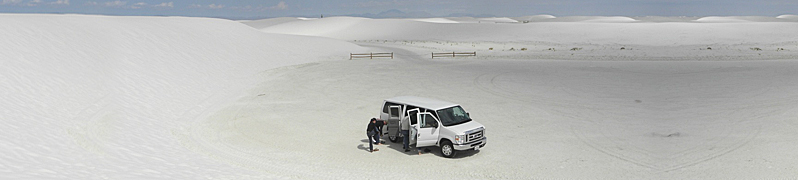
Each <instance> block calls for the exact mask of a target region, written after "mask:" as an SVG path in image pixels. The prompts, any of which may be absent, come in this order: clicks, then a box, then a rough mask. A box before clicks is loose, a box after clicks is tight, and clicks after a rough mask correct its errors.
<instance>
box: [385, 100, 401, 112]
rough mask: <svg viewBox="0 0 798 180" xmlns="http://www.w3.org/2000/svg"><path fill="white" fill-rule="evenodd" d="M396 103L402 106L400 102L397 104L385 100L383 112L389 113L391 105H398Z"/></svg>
mask: <svg viewBox="0 0 798 180" xmlns="http://www.w3.org/2000/svg"><path fill="white" fill-rule="evenodd" d="M396 105H399V106H401V105H400V104H396V103H392V102H385V106H382V112H383V113H388V109H390V107H391V106H396Z"/></svg>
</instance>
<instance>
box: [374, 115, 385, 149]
mask: <svg viewBox="0 0 798 180" xmlns="http://www.w3.org/2000/svg"><path fill="white" fill-rule="evenodd" d="M372 119H374V118H372ZM375 125H376V128H377V135H376V136H377V138H376V139H374V142H376V143H377V145H382V139H380V137H381V136H382V135H383V134H384V133H383V131H382V127H383V126H385V121H383V120H382V119H377V123H376V124H375Z"/></svg>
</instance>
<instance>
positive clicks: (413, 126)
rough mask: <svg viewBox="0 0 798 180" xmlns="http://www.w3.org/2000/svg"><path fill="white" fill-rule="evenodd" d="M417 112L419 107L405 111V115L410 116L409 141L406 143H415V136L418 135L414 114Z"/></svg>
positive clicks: (416, 118)
mask: <svg viewBox="0 0 798 180" xmlns="http://www.w3.org/2000/svg"><path fill="white" fill-rule="evenodd" d="M418 112H419V109H418V108H416V109H411V110H408V111H407V114H406V116H408V117H410V118H409V119H410V133H408V134H409V135H410V143H408V144H411V145H412V144H416V137H418V116H416V115H417V114H418Z"/></svg>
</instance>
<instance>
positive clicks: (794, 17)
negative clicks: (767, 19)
mask: <svg viewBox="0 0 798 180" xmlns="http://www.w3.org/2000/svg"><path fill="white" fill-rule="evenodd" d="M776 18H779V19H790V20H798V15H791V14H785V15H780V16H777V17H776Z"/></svg>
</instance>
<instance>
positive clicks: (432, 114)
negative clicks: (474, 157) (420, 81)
mask: <svg viewBox="0 0 798 180" xmlns="http://www.w3.org/2000/svg"><path fill="white" fill-rule="evenodd" d="M405 116H409V119H410V137H409V138H410V144H411V145H412V144H415V145H416V147H426V146H438V147H440V148H441V153H442V154H443V156H445V157H449V158H451V157H454V156H455V154H456V153H457V151H462V150H479V148H482V147H485V144H487V142H488V138H487V137H485V126H482V124H480V123H478V122H476V121H473V120H471V118H470V116H469V114H468V112H466V111H465V110H464V109H463V108H462V107H460V105H458V104H454V103H450V102H446V101H441V100H435V99H429V98H422V97H414V96H400V97H394V98H389V99H385V101H384V103H383V106H382V111H381V112H380V119H383V120H386V121H388V123H387V124H386V125H385V126H384V127H383V130H385V132H384V133H385V134H386V136H387V137H388V139H389V140H391V142H401V141H402V140H401V139H400V138H402V133H401V130H400V128H401V127H400V121H401V120H402V119H404V117H405ZM386 129H387V130H386Z"/></svg>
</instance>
